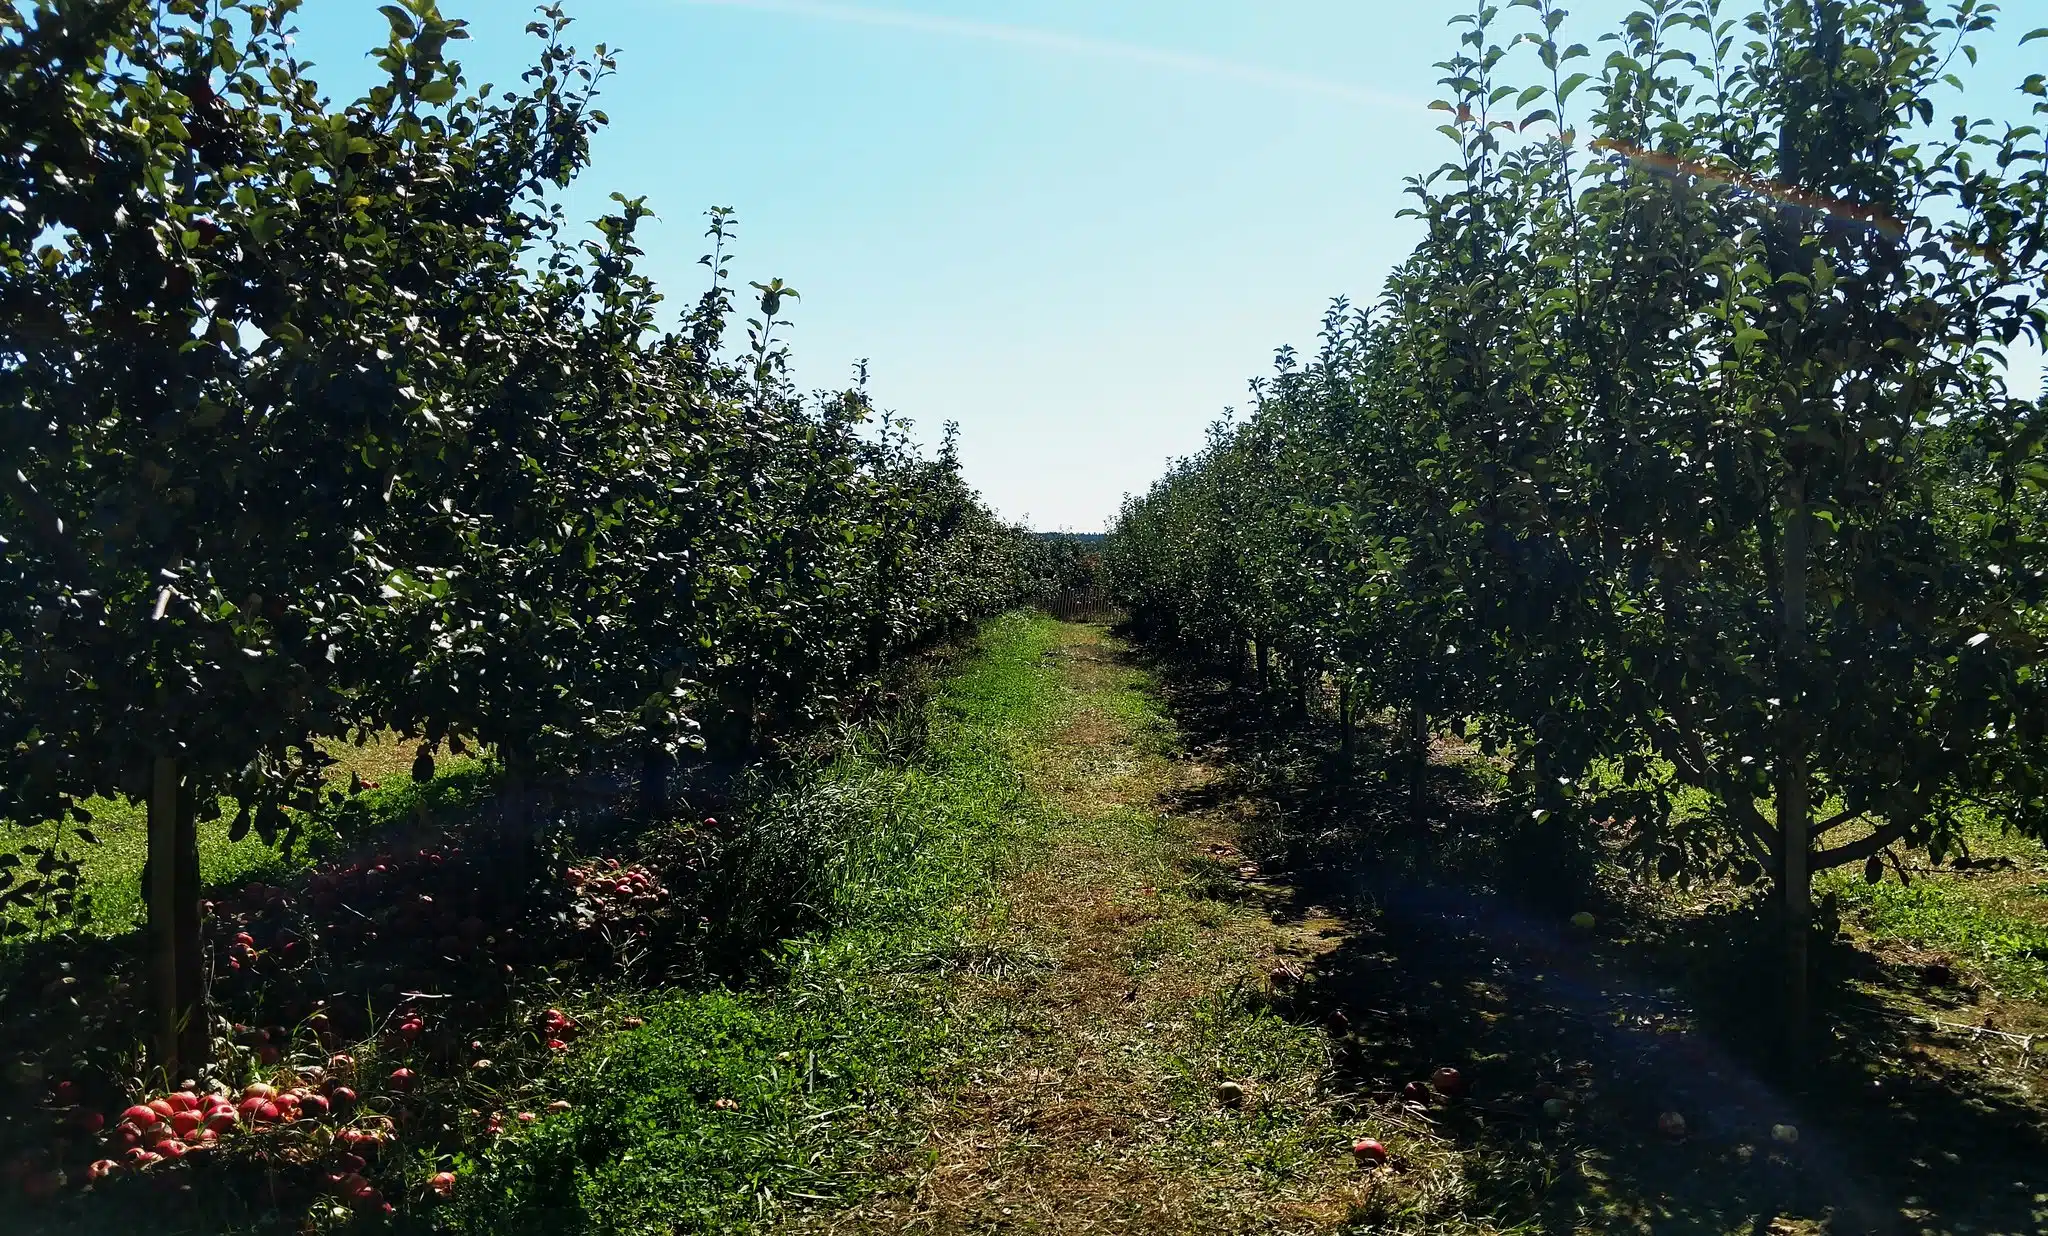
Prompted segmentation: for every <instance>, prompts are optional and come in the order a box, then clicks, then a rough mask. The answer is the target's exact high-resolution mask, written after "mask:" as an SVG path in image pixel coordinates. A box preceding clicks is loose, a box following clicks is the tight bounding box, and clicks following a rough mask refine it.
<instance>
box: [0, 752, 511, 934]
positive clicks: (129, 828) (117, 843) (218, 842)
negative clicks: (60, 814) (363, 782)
mask: <svg viewBox="0 0 2048 1236" xmlns="http://www.w3.org/2000/svg"><path fill="white" fill-rule="evenodd" d="M489 775H490V774H489V771H488V766H487V765H485V764H484V763H482V762H480V761H478V760H474V759H466V758H455V757H447V756H444V757H443V758H442V759H441V761H440V762H439V764H438V771H437V773H436V775H435V777H434V779H433V780H432V781H430V782H428V783H426V784H425V785H415V784H413V783H412V782H411V781H409V780H403V779H394V780H393V781H392V782H391V783H389V784H387V785H383V786H381V787H380V788H378V789H375V790H369V791H366V792H364V793H363V794H362V795H361V796H360V797H359V798H357V799H355V800H354V801H352V802H350V803H348V804H346V805H345V806H344V807H342V808H340V809H337V810H334V811H329V812H324V813H322V814H321V815H319V816H316V817H313V818H312V819H309V820H308V821H307V822H306V826H305V829H304V835H303V839H302V841H301V843H299V844H296V845H294V846H293V847H292V849H291V850H290V852H286V851H285V850H283V849H282V848H280V847H278V846H273V845H270V844H268V843H266V842H265V841H264V840H263V839H262V838H261V837H259V836H257V835H256V834H255V833H254V832H251V833H250V834H249V835H248V836H246V837H244V838H242V839H241V840H240V841H231V840H229V839H228V832H229V829H230V827H231V826H232V823H233V820H234V815H235V808H234V805H233V803H231V802H226V801H224V802H223V804H222V806H223V814H222V816H221V818H220V819H217V820H210V821H202V822H201V823H200V824H199V825H198V826H197V827H198V833H199V875H200V880H201V881H202V882H203V883H204V884H205V885H206V886H207V887H209V888H218V887H222V886H231V885H236V884H240V883H243V882H245V881H249V880H271V879H277V878H280V877H282V876H285V875H289V874H291V873H292V872H295V871H302V870H304V869H306V868H307V867H309V866H311V865H312V864H313V863H314V862H315V861H317V860H318V859H319V857H320V856H322V855H324V854H327V853H330V852H332V850H333V849H334V848H335V847H336V846H337V845H339V844H341V843H342V842H343V841H344V840H345V839H346V838H349V837H355V836H360V835H363V834H366V833H371V832H375V831H376V830H378V829H379V828H382V827H384V826H386V825H388V824H390V823H391V822H393V821H397V820H403V819H406V818H407V817H409V816H411V815H413V814H414V812H415V811H416V810H417V809H418V807H419V806H420V805H421V804H424V805H425V806H426V808H427V810H428V811H430V812H438V811H443V810H446V809H449V808H451V807H456V806H460V805H464V804H469V803H473V802H475V801H477V800H478V799H479V798H480V797H481V795H482V793H483V791H484V789H485V788H486V786H487V784H488V781H489ZM85 807H86V809H87V810H88V811H89V812H90V813H91V815H92V823H91V826H90V827H91V830H92V833H93V835H94V837H95V838H96V839H97V842H98V844H91V843H88V842H85V841H83V840H80V839H78V838H77V837H76V835H75V830H74V829H73V828H72V827H70V826H69V825H65V826H61V828H60V826H58V825H41V826H37V827H32V828H24V829H15V828H9V829H7V830H6V831H5V832H4V833H0V854H19V853H20V852H21V849H22V847H24V846H26V845H32V844H43V843H48V842H50V841H52V840H58V841H60V842H61V843H62V844H63V845H64V847H65V848H66V849H68V850H69V851H70V853H71V854H72V855H73V856H74V857H76V858H77V859H78V860H79V861H80V868H79V888H80V891H81V893H83V894H85V895H87V896H89V897H90V899H91V900H90V908H89V910H88V911H87V912H86V913H85V914H84V915H83V921H81V922H79V923H78V924H76V925H75V928H74V929H78V930H82V931H83V932H84V933H86V934H89V935H98V936H117V935H122V934H124V933H126V932H130V931H133V930H135V929H136V928H137V927H139V926H140V925H141V922H142V915H143V905H142V867H143V863H144V861H145V860H147V859H148V857H149V822H148V818H147V814H148V813H147V811H146V810H145V808H144V807H143V806H142V804H140V803H132V802H128V801H126V800H125V799H107V798H95V799H91V800H89V801H88V802H87V803H86V804H85ZM11 916H12V917H15V918H16V919H17V920H18V921H21V922H24V923H26V922H28V921H29V920H28V917H27V915H26V914H25V913H24V912H23V911H22V910H20V909H19V908H17V909H16V910H14V911H12V912H11Z"/></svg>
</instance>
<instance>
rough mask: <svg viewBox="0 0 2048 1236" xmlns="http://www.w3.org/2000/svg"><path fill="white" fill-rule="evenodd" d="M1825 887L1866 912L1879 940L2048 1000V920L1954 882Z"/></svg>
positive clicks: (1852, 882)
mask: <svg viewBox="0 0 2048 1236" xmlns="http://www.w3.org/2000/svg"><path fill="white" fill-rule="evenodd" d="M1824 887H1827V888H1829V889H1832V890H1833V891H1835V892H1836V894H1837V895H1838V896H1839V897H1840V898H1841V903H1842V906H1843V908H1844V909H1845V910H1855V911H1860V912H1861V913H1860V914H1859V915H1858V921H1859V925H1860V926H1862V927H1863V929H1864V930H1866V931H1869V932H1870V933H1871V934H1872V935H1874V936H1878V937H1881V938H1889V939H1893V940H1899V941H1903V942H1905V943H1908V944H1913V945H1917V946H1919V947H1922V948H1930V949H1939V950H1941V951H1944V952H1948V953H1952V954H1954V955H1955V957H1956V958H1957V960H1959V961H1962V962H1964V963H1966V964H1967V965H1969V966H1971V967H1973V968H1975V969H1976V970H1978V971H1980V972H1981V973H1982V974H1983V975H1984V976H1985V977H1986V978H1987V979H1989V980H1990V981H1991V982H1992V983H1993V984H1995V985H1996V986H1997V987H1998V988H1999V989H2000V990H2001V991H2002V992H2003V993H2004V994H2005V995H2008V996H2012V997H2015V998H2018V999H2023V1000H2043V999H2048V921H2036V920H2032V919H2028V918H2025V917H2021V916H2020V915H2018V914H2016V913H2012V912H2009V911H2007V910H2005V909H2004V908H2003V907H2001V906H2000V905H1999V904H1998V903H1997V901H1995V900H1993V899H1992V898H1988V897H1986V896H1984V895H1983V894H1982V893H1980V892H1979V891H1978V890H1977V889H1976V888H1974V887H1972V886H1971V885H1970V884H1967V883H1964V882H1962V881H1958V880H1956V879H1953V878H1951V877H1944V876H1934V877H1926V878H1922V879H1919V880H1915V881H1914V882H1913V883H1912V884H1910V885H1901V884H1898V883H1895V882H1893V881H1890V880H1887V881H1885V882H1884V883H1882V884H1866V883H1864V882H1863V881H1862V880H1861V879H1860V878H1854V879H1852V878H1847V877H1842V876H1834V877H1832V878H1830V879H1829V880H1827V881H1826V883H1825V885H1824ZM2035 895H2036V896H2038V893H2037V894H2035Z"/></svg>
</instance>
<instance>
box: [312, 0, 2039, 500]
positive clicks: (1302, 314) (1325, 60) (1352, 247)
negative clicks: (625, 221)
mask: <svg viewBox="0 0 2048 1236" xmlns="http://www.w3.org/2000/svg"><path fill="white" fill-rule="evenodd" d="M441 7H442V12H443V14H444V15H446V16H450V17H460V18H464V19H467V20H468V22H469V23H470V28H471V33H472V36H473V37H472V39H471V41H469V42H467V43H460V44H456V45H455V47H454V54H455V55H456V57H457V58H458V59H460V60H461V61H462V62H463V64H464V66H465V69H466V71H467V72H468V74H469V76H470V78H471V80H472V81H473V82H477V83H481V82H485V81H494V82H505V83H510V82H512V81H514V80H515V79H516V78H517V76H518V74H519V73H520V72H522V71H523V70H524V69H525V68H526V67H528V66H529V65H530V64H531V62H532V56H533V54H534V51H533V49H534V44H533V40H532V39H531V38H530V37H528V36H527V35H525V34H524V33H523V30H524V27H525V24H526V23H527V21H529V20H531V18H532V14H533V9H532V7H531V6H530V5H529V4H527V3H524V2H523V0H441ZM1571 7H1572V8H1573V9H1574V10H1575V16H1574V18H1573V21H1572V24H1571V27H1568V29H1576V31H1577V32H1576V33H1575V34H1573V35H1572V36H1571V37H1572V38H1573V39H1575V40H1576V41H1580V42H1585V43H1587V44H1589V45H1594V44H1596V40H1597V38H1598V36H1599V35H1601V34H1603V33H1606V32H1607V31H1608V30H1610V29H1612V28H1613V24H1614V23H1613V20H1612V19H1613V15H1614V14H1616V13H1618V12H1621V11H1624V10H1625V9H1626V7H1627V6H1626V5H1625V4H1623V3H1621V0H1589V2H1587V3H1582V4H1574V5H1572V6H1571ZM2018 7H2020V6H2018V5H2009V6H2008V8H2009V9H2017V8H2018ZM566 8H567V11H568V12H569V14H570V15H571V16H573V17H575V18H576V19H577V22H576V25H575V26H573V27H572V28H571V36H572V41H573V42H574V43H575V44H576V45H577V46H579V47H582V48H586V49H587V48H589V47H590V46H592V45H593V44H596V43H600V42H602V43H608V44H610V45H612V46H613V47H614V48H615V49H616V50H617V52H618V55H619V74H618V76H617V77H615V78H613V79H612V80H611V81H610V82H608V83H607V84H606V87H605V89H604V92H603V98H602V101H601V103H600V106H601V107H603V108H604V110H605V111H606V112H607V113H608V114H609V116H610V117H611V120H612V123H611V125H610V127H609V128H608V129H607V130H605V131H604V132H603V133H602V134H601V135H600V136H599V137H598V139H597V141H596V145H595V150H594V155H595V158H594V164H593V166H592V168H591V169H590V170H589V171H587V172H586V173H585V174H584V175H583V177H582V178H581V180H579V181H578V183H577V185H576V186H575V187H574V188H573V189H572V190H571V191H570V193H569V194H568V195H567V206H568V209H569V211H570V213H571V215H572V217H576V218H581V219H588V218H592V217H595V216H596V215H598V214H601V213H604V212H605V211H606V210H607V209H608V208H609V206H610V203H609V202H608V195H609V194H610V193H612V192H613V191H617V192H621V193H624V194H626V195H628V196H640V195H645V196H646V197H647V198H648V201H649V205H650V206H652V207H653V208H654V210H655V211H656V213H657V219H655V220H651V221H650V226H649V227H648V229H647V230H646V231H645V232H644V233H643V243H644V245H645V247H646V248H647V250H648V258H647V259H646V269H647V270H648V271H649V272H650V273H651V274H652V275H653V276H654V277H655V278H656V280H657V281H658V282H659V283H660V285H661V286H662V288H663V290H664V291H665V292H666V293H667V294H668V296H669V297H670V299H671V301H672V302H673V305H672V307H680V306H681V305H682V304H686V303H687V302H689V301H690V300H692V299H694V297H695V296H696V294H697V293H698V292H699V291H700V290H701V289H702V287H703V282H704V278H705V272H704V271H703V269H702V268H701V267H699V266H698V265H697V258H698V256H699V255H700V254H701V253H702V252H703V251H704V245H705V242H704V239H703V230H704V223H705V220H704V213H703V212H704V211H706V210H707V209H709V208H710V207H712V206H731V207H733V208H734V209H735V210H736V211H737V214H738V218H739V242H738V245H737V246H736V250H735V252H736V254H737V259H736V261H735V262H734V263H733V265H732V273H733V276H734V278H735V279H736V280H737V281H738V282H739V283H741V284H742V285H744V284H745V283H746V282H747V281H749V280H756V279H759V280H766V279H767V278H769V277H771V276H779V277H781V278H783V279H785V280H787V281H788V282H789V283H790V284H791V285H793V286H794V287H795V288H796V289H797V290H798V291H799V292H800V293H801V300H800V301H798V302H797V303H795V304H794V305H792V306H791V307H790V309H789V311H788V312H786V314H785V316H787V317H790V318H792V319H793V320H794V322H795V326H794V329H793V331H792V332H790V334H789V339H790V345H791V356H792V360H793V362H794V368H795V372H796V375H797V378H798V380H799V381H800V382H802V383H803V384H804V385H805V386H807V387H818V388H825V387H840V386H844V385H846V384H847V383H848V382H849V381H850V378H851V374H852V371H853V366H854V364H855V362H857V361H858V360H861V359H863V358H865V359H867V360H868V361H869V362H870V363H871V381H870V386H871V389H872V390H873V392H874V394H875V396H876V400H877V402H878V403H879V404H881V405H882V406H883V407H885V408H890V409H892V410H894V411H896V412H898V413H900V414H902V415H904V416H907V417H910V418H911V419H913V420H914V421H915V422H916V423H917V425H918V436H919V437H921V438H924V439H926V440H933V439H935V438H936V437H937V435H938V433H939V431H940V428H941V426H942V425H943V423H944V422H946V421H948V420H957V421H958V422H960V426H961V458H962V462H963V466H964V468H965V470H966V473H967V477H968V479H969V481H970V482H971V483H973V484H974V485H976V486H977V487H978V488H980V489H981V491H982V492H983V494H984V495H985V496H986V497H987V499H988V500H989V502H990V503H991V504H992V505H993V506H994V507H995V508H996V509H997V511H999V512H1000V513H1001V514H1003V515H1004V516H1006V517H1009V518H1012V519H1028V520H1029V522H1030V523H1031V524H1032V525H1033V526H1035V527H1039V528H1044V529H1061V528H1065V529H1071V530H1074V531H1100V530H1102V529H1103V528H1104V527H1105V526H1106V524H1107V522H1108V521H1109V520H1111V519H1112V518H1114V516H1115V514H1116V511H1117V508H1118V505H1119V503H1120V502H1121V499H1122V497H1123V495H1124V494H1125V493H1127V492H1142V491H1143V490H1144V489H1145V488H1146V487H1148V486H1149V485H1150V484H1151V482H1152V480H1153V479H1154V478H1155V477H1156V476H1157V475H1158V474H1159V473H1160V471H1161V470H1162V469H1163V467H1164V466H1165V464H1166V463H1167V461H1168V460H1169V459H1170V458H1172V457H1174V456H1178V455H1183V454H1186V453H1188V452H1190V451H1192V450H1195V449H1198V448H1199V447H1200V445H1201V443H1202V440H1203V434H1204V431H1205V429H1206V427H1207V426H1208V425H1209V424H1210V422H1211V421H1213V420H1214V419H1215V418H1216V417H1217V416H1218V415H1220V414H1221V413H1222V412H1223V411H1224V409H1225V408H1226V407H1230V406H1242V405H1243V404H1244V403H1245V402H1246V384H1247V383H1248V382H1249V381H1250V380H1251V379H1253V378H1255V377H1258V376H1260V375H1262V374H1265V373H1268V372H1270V370H1271V361H1272V357H1273V353H1274V352H1275V350H1276V349H1278V348H1279V347H1280V346H1282V345H1284V344H1290V343H1291V344H1294V345H1295V346H1297V347H1302V348H1306V347H1308V346H1310V345H1311V344H1312V343H1313V340H1314V334H1315V330H1316V327H1317V325H1318V323H1319V322H1320V320H1321V317H1322V314H1323V311H1324V309H1325V307H1326V306H1327V304H1328V302H1329V300H1330V298H1331V297H1333V296H1337V295H1340V294H1341V295H1345V296H1349V297H1350V298H1351V299H1352V300H1353V301H1355V302H1363V301H1370V300H1372V299H1373V298H1375V297H1376V296H1377V294H1378V292H1379V289H1380V286H1381V283H1382V281H1383V280H1384V279H1385V277H1386V275H1387V273H1388V272H1389V271H1390V270H1391V269H1392V267H1393V265H1394V264H1395V263H1396V262H1398V261H1399V260H1400V259H1401V258H1402V257H1404V256H1405V255H1406V254H1407V253H1408V251H1409V250H1410V249H1411V248H1412V246H1413V244H1414V242H1415V240H1416V238H1417V232H1416V229H1415V226H1414V225H1413V224H1412V223H1411V222H1409V221H1403V220H1399V219H1397V218H1396V217H1395V216H1396V213H1397V212H1398V211H1399V210H1400V209H1401V207H1402V205H1403V203H1404V198H1403V194H1402V188H1403V181H1404V179H1405V178H1406V177H1408V176H1411V175H1414V174H1416V173H1418V172H1422V171H1425V170H1427V169H1429V168H1432V167H1434V166H1436V165H1437V164H1438V163H1440V162H1442V161H1443V159H1444V157H1445V155H1446V152H1447V151H1448V149H1449V147H1448V144H1447V143H1446V142H1445V140H1444V138H1443V137H1442V136H1441V135H1439V134H1438V133H1437V132H1436V131H1435V129H1436V126H1437V124H1439V123H1441V121H1442V119H1443V117H1442V116H1441V114H1438V113H1434V112H1431V111H1429V110H1428V103H1429V101H1430V100H1431V99H1433V98H1435V97H1437V95H1438V94H1439V93H1440V92H1439V90H1438V88H1437V87H1436V85H1435V82H1436V79H1437V77H1439V76H1440V75H1441V73H1440V71H1439V70H1437V69H1435V68H1433V67H1432V66H1433V64H1434V62H1436V61H1438V60H1441V59H1444V58H1446V57H1447V56H1448V55H1450V54H1451V53H1452V52H1453V51H1454V50H1455V48H1456V45H1457V44H1456V36H1455V35H1454V34H1453V33H1452V32H1451V31H1450V30H1449V29H1448V27H1447V26H1446V24H1445V23H1446V22H1447V21H1448V20H1449V19H1450V17H1451V16H1452V15H1453V14H1455V13H1456V12H1459V11H1463V9H1464V6H1463V5H1462V4H1453V3H1449V2H1447V0H1419V2H1417V3H1410V4H1404V5H1389V4H1385V3H1383V2H1375V0H1260V2H1256V3H1253V2H1243V3H1239V2H1224V0H1206V2H1204V0H1125V2H1123V3H1119V4H1116V5H1113V6H1112V5H1104V4H1101V3H1092V4H1091V3H1083V2H1081V0H979V2H970V0H960V2H957V3H951V4H947V3H940V2H939V0H888V2H884V0H874V2H873V3H868V2H866V0H863V2H862V3H857V4H854V3H837V2H832V3H827V2H823V0H568V3H567V4H566ZM298 24H299V26H300V28H301V36H300V39H299V50H300V51H301V53H302V54H303V55H304V56H305V57H306V58H308V59H310V60H313V61H314V62H316V65H317V66H318V67H317V68H316V70H315V72H314V76H315V77H316V78H317V79H318V80H319V81H320V82H321V84H322V85H323V86H324V87H326V88H327V91H328V93H330V94H331V95H333V96H335V97H336V98H340V97H343V96H352V95H353V94H354V93H356V92H357V91H358V90H359V89H360V88H361V87H362V86H363V85H365V84H367V82H368V81H369V79H370V75H371V72H372V69H371V66H370V65H369V64H368V62H367V61H366V59H365V58H364V56H365V53H366V52H367V51H368V50H369V49H370V48H371V47H372V46H373V45H375V44H378V43H381V42H382V40H383V37H384V33H385V29H386V27H385V22H384V18H383V17H382V16H381V15H380V14H379V13H378V12H377V10H376V5H375V4H373V3H370V2H369V0H308V2H307V4H306V6H305V8H304V10H303V11H302V14H301V17H300V19H299V22H298ZM2006 25H2007V27H2008V28H2007V29H2005V30H2002V31H2001V32H2000V33H1999V35H1998V37H1997V39H1996V41H1995V43H1993V44H1988V45H1987V47H1986V51H1987V53H1989V54H1987V55H1985V56H1984V57H1983V64H1982V66H1981V67H1980V69H1979V71H1978V73H1977V74H1976V75H1975V76H1974V77H1973V78H1972V80H1973V81H1981V82H1982V83H1983V84H1984V86H1985V87H1987V88H1990V87H1993V86H1994V85H1995V86H1996V87H1997V88H1996V89H1995V90H1990V89H1987V92H1986V95H1987V97H1986V99H1985V101H1984V102H1983V103H1982V104H1981V107H1980V110H1982V111H1986V112H1993V111H1995V110H1996V109H2001V108H2003V109H2006V111H2005V114H2017V107H2016V104H2014V103H2003V102H1994V101H1993V100H1992V99H1991V98H1990V97H1989V96H1990V95H1992V94H1996V95H1999V96H2000V98H2001V99H2004V98H2006V97H2007V96H2008V92H2009V91H2010V90H2011V88H2012V87H2015V86H2017V85H2018V83H2019V81H2020V80H2021V78H2022V77H2023V76H2024V73H2023V71H2022V67H2021V66H2022V64H2023V58H2022V57H2021V56H2020V54H2019V53H2018V51H2017V50H2016V49H2015V48H2014V47H2013V44H2014V43H2015V42H2016V41H2017V38H2018V35H2019V33H2021V32H2022V31H2023V30H2024V29H2025V25H2024V22H2023V19H2021V18H2018V17H2008V19H2007V22H2006ZM2011 97H2012V98H2015V99H2016V97H2017V96H2011ZM1973 106H1978V105H1975V104H1973ZM2017 368H2018V369H2019V371H2020V372H2019V373H2018V374H2017V375H2016V379H2017V380H2016V385H2019V386H2021V387H2023V388H2024V387H2031V388H2033V389H2035V390H2038V386H2039V380H2040V379H2039V362H2038V359H2037V358H2034V357H2027V358H2024V359H2022V360H2021V361H2020V362H2019V365H2018V366H2017Z"/></svg>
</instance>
